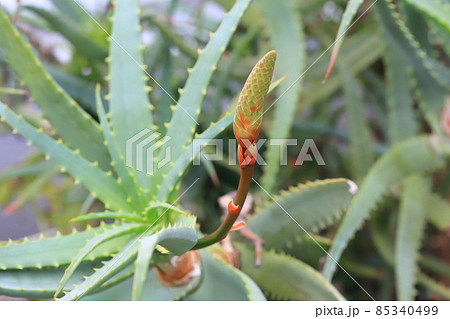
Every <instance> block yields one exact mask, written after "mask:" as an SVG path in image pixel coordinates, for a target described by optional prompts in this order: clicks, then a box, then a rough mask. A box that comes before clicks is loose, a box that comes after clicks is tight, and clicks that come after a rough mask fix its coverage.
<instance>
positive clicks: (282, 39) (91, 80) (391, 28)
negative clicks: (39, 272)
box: [0, 0, 450, 300]
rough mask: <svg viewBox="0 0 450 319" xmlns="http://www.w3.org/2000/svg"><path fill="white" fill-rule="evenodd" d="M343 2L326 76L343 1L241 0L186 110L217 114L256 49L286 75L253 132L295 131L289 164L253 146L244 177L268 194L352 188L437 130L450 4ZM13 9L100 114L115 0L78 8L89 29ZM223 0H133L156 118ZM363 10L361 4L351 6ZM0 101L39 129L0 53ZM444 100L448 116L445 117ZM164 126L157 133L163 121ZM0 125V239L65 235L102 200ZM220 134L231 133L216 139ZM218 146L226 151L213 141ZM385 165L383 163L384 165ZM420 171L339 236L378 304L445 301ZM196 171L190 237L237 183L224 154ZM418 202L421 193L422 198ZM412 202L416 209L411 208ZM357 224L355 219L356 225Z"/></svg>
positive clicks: (436, 183) (431, 185) (444, 260)
mask: <svg viewBox="0 0 450 319" xmlns="http://www.w3.org/2000/svg"><path fill="white" fill-rule="evenodd" d="M351 2H352V3H354V4H355V3H358V6H359V5H361V6H360V8H359V10H358V11H357V12H356V15H355V16H354V17H351V18H353V20H352V19H350V20H349V21H348V23H346V24H345V23H344V25H347V26H349V25H350V21H355V18H358V17H359V18H358V19H357V21H356V23H355V24H354V25H353V26H352V27H351V28H350V29H349V31H348V32H347V33H346V34H345V40H344V41H343V42H342V47H341V49H340V52H339V55H338V58H337V62H336V65H335V68H334V69H333V70H332V72H331V74H330V76H329V78H328V80H327V81H326V82H323V80H324V76H325V74H326V72H327V68H328V63H329V58H330V53H331V49H330V46H331V44H332V43H333V42H334V40H335V38H336V35H337V34H338V28H339V25H340V22H341V19H342V14H343V12H344V10H345V9H346V4H347V1H344V0H335V1H329V0H280V1H272V0H255V1H253V4H252V6H251V7H250V8H249V10H248V11H247V12H246V14H245V15H244V17H243V18H242V20H241V23H240V24H239V26H238V28H237V30H236V31H235V34H234V36H233V37H232V40H231V42H230V44H229V45H228V47H227V48H226V51H225V53H224V55H223V57H222V59H221V61H220V63H219V65H218V66H217V71H216V72H215V74H214V75H213V78H212V80H211V83H210V86H209V88H208V91H207V94H206V98H205V101H204V103H203V107H202V111H201V114H200V116H199V123H200V125H199V126H198V128H197V130H198V131H199V132H202V131H204V130H205V129H206V128H208V127H209V125H210V123H211V122H216V121H217V120H218V119H219V118H220V117H221V116H222V115H223V114H224V113H225V112H226V111H227V108H228V107H229V105H230V102H231V101H232V100H233V99H234V98H235V97H236V95H237V94H238V93H239V91H240V89H241V88H242V84H243V82H244V81H245V78H246V77H247V75H248V72H249V70H250V69H251V68H252V66H253V65H254V64H255V62H256V61H257V60H258V59H259V57H261V56H262V55H263V54H264V53H265V52H267V51H268V50H270V49H276V50H277V52H278V61H277V65H276V70H275V76H274V78H275V79H279V78H281V77H284V76H287V78H286V79H285V80H284V81H283V82H282V83H281V84H280V85H279V87H278V88H277V89H276V90H275V92H274V93H272V94H270V95H269V96H268V98H267V100H266V108H268V107H269V106H271V105H272V103H274V102H276V103H275V106H274V107H271V108H270V109H269V110H268V111H267V113H266V114H265V115H264V116H265V117H264V122H263V128H262V133H261V138H295V139H297V140H298V141H299V143H298V144H299V145H296V146H289V147H288V152H287V154H286V155H287V163H288V165H286V166H280V165H279V164H278V163H279V159H280V151H279V148H278V147H276V146H270V145H269V144H268V143H266V144H265V145H264V146H263V148H262V149H261V151H260V154H262V155H263V157H264V159H265V160H266V162H267V163H268V165H267V166H259V167H258V168H257V171H256V176H255V178H256V180H258V181H260V183H261V185H262V186H263V187H264V188H265V189H266V190H267V191H268V192H269V193H271V192H276V193H278V192H279V190H283V189H287V187H288V186H289V185H295V184H298V183H299V182H305V181H307V180H316V179H325V178H334V177H345V178H349V179H352V180H354V181H355V182H356V183H357V184H358V186H361V184H362V182H363V181H364V180H365V179H366V178H367V176H368V174H370V173H369V172H370V170H371V167H372V165H373V163H374V162H375V161H376V160H377V159H378V158H380V157H381V156H383V154H387V153H389V151H391V150H392V149H393V148H394V145H396V144H397V143H399V142H401V141H402V140H405V139H409V138H412V137H414V136H416V135H419V134H430V133H434V134H438V135H446V134H447V136H448V134H450V133H449V132H450V128H449V127H450V125H449V123H450V120H449V117H450V115H449V114H450V102H449V100H448V99H447V100H446V102H445V96H446V95H450V94H449V87H450V85H449V83H450V76H449V74H450V71H449V68H450V58H449V56H450V30H449V24H448V21H447V23H445V22H444V23H442V21H441V20H440V19H439V17H436V16H434V15H433V14H434V13H435V11H433V10H442V9H441V8H447V9H445V10H447V11H445V10H443V11H444V12H449V11H448V8H449V7H450V2H449V1H448V0H433V1H429V3H432V5H434V6H436V7H433V8H423V7H422V6H421V2H422V4H423V3H424V2H428V1H413V0H398V1H386V0H379V3H377V4H376V5H374V6H373V7H372V8H369V6H371V5H372V3H373V1H364V3H361V2H362V1H351ZM17 3H18V4H19V5H18V6H17V5H14V1H9V2H8V1H2V0H0V5H2V10H7V11H9V13H10V15H11V16H12V19H13V22H14V24H15V26H16V27H17V28H18V29H19V30H20V32H21V33H23V34H24V35H26V37H27V38H28V39H29V42H30V44H31V45H32V48H33V50H34V51H35V54H36V55H37V56H38V57H39V59H40V61H42V62H43V64H44V67H45V69H46V70H47V71H48V72H49V73H50V74H51V76H52V77H54V79H55V80H56V81H57V82H58V83H59V84H60V86H61V87H62V88H63V89H64V90H65V91H66V92H67V93H68V94H69V95H70V96H72V97H73V98H74V99H75V100H76V101H77V102H78V103H79V104H80V105H81V106H82V107H83V108H84V109H85V110H86V111H87V112H89V113H90V114H91V115H92V116H93V117H94V118H97V115H96V111H95V110H96V108H95V99H94V89H95V84H96V83H101V84H102V87H103V88H105V87H107V85H108V82H107V80H106V79H105V77H106V76H107V74H108V67H107V61H105V59H107V55H108V47H109V42H108V37H107V36H106V35H105V31H106V32H110V30H111V21H110V17H111V15H112V4H111V3H109V2H108V1H92V3H91V4H88V3H86V8H87V12H88V13H89V14H90V15H92V17H93V18H94V19H95V20H96V21H97V22H98V24H97V23H96V22H95V21H94V20H93V19H91V17H89V15H88V14H86V12H84V11H83V10H82V9H81V8H80V7H79V6H77V5H76V4H75V3H74V2H73V1H60V0H52V1H48V2H41V1H17ZM43 3H44V5H43ZM83 3H84V2H83ZM93 3H94V4H93ZM233 3H234V1H232V0H195V1H194V0H171V1H158V0H153V1H151V0H148V1H142V3H141V26H142V33H141V39H142V44H143V49H144V51H143V52H144V63H145V64H146V65H147V66H148V69H147V70H148V72H149V74H150V75H151V76H152V77H153V79H149V82H150V83H151V85H152V87H153V90H152V91H151V92H150V93H149V97H150V100H151V103H152V105H155V106H157V107H156V110H155V112H156V115H155V116H156V117H157V119H158V123H166V122H168V121H169V120H170V118H171V108H170V106H171V105H172V104H173V101H172V99H171V98H170V97H169V96H168V95H170V96H172V97H174V98H175V100H178V97H179V91H178V90H179V88H181V87H183V83H184V82H185V80H186V78H187V76H188V72H187V69H188V68H190V67H192V65H193V64H194V63H195V61H196V59H197V57H198V54H199V53H198V50H199V49H202V48H203V47H204V46H205V45H206V43H207V42H208V40H209V33H210V32H213V31H214V30H215V29H216V28H217V26H218V24H219V23H220V21H221V20H222V17H223V13H224V12H227V11H228V10H229V9H230V8H231V7H232V5H233ZM389 5H391V6H389ZM366 9H369V10H368V12H367V13H366V14H364V15H362V16H360V15H361V13H363V12H364V11H365V10H366ZM427 10H428V11H427ZM429 12H432V14H430V13H429ZM447 17H448V16H447ZM396 19H397V20H396ZM447 20H448V19H447ZM399 21H400V22H399ZM344 22H345V21H344ZM342 39H343V38H342ZM430 65H431V66H430ZM154 81H156V82H157V83H159V84H160V85H161V86H158V85H156V84H155V83H154ZM162 88H164V89H162ZM164 91H167V92H164ZM166 93H168V94H166ZM0 100H1V101H2V102H4V103H5V104H8V105H9V106H11V107H12V108H13V109H14V110H15V111H16V112H18V113H21V114H23V116H24V117H25V118H26V119H27V120H28V121H29V122H31V123H33V124H34V125H35V126H38V127H43V128H44V130H45V131H46V132H48V133H52V127H51V126H50V125H49V123H48V122H47V121H46V120H44V119H42V118H41V114H40V111H39V108H38V107H37V106H36V105H35V103H34V102H33V100H32V99H31V98H30V96H29V93H28V91H27V89H26V87H24V86H23V85H21V83H20V81H19V79H18V77H17V76H16V74H15V73H14V71H13V70H12V69H11V68H10V67H9V66H8V65H7V64H6V62H5V60H4V58H3V55H2V51H1V50H0ZM445 103H446V104H447V105H446V107H447V113H446V114H447V115H446V116H447V117H446V118H445V117H444V115H445V112H444V113H443V111H442V110H443V109H444V105H445ZM105 104H106V105H107V101H105ZM67 120H68V121H69V120H70V119H67ZM161 129H162V130H163V131H164V126H161ZM0 132H1V134H2V136H1V140H0V143H1V145H0V148H1V157H2V161H0V163H1V164H2V166H3V167H0V169H1V170H0V207H1V208H2V210H1V214H3V216H2V217H1V219H0V223H2V224H3V226H2V227H7V226H5V225H14V226H12V227H15V228H16V229H17V230H16V231H15V232H14V234H16V236H15V237H16V238H14V236H13V235H8V236H6V235H5V234H6V233H5V232H3V235H2V232H0V240H7V239H8V238H9V237H13V238H14V239H17V238H19V237H21V236H23V235H29V234H26V233H23V230H21V227H26V226H24V225H26V224H27V223H28V224H29V223H30V221H29V219H30V218H32V220H34V221H33V222H31V223H35V226H32V227H31V228H30V229H32V231H30V233H31V232H37V231H42V232H54V231H55V230H59V231H61V232H63V233H69V232H70V231H71V229H72V228H73V227H77V228H79V229H82V228H83V227H84V226H85V225H84V224H83V223H78V224H76V225H75V226H74V225H73V224H68V223H67V220H69V219H71V218H73V217H76V216H78V215H81V214H85V213H86V212H88V211H96V210H100V209H101V207H102V203H101V202H99V201H97V200H96V199H94V198H93V197H91V195H89V192H88V191H87V190H85V189H84V188H83V187H82V186H81V185H77V184H74V181H73V179H72V178H71V177H70V176H69V175H66V174H64V173H61V172H60V170H59V168H58V166H57V165H56V164H54V163H52V162H50V161H46V160H45V158H44V156H43V155H42V154H41V153H40V152H39V151H37V150H36V149H34V148H27V147H25V146H24V145H23V140H22V139H21V138H19V137H16V136H15V137H14V138H12V139H11V138H10V136H9V133H8V132H9V129H7V127H6V126H5V125H4V124H3V123H0ZM232 136H233V135H232V130H231V129H227V130H226V131H225V132H223V133H222V134H221V135H220V137H223V138H232ZM305 139H313V140H314V141H315V143H316V145H317V146H318V149H319V150H320V152H321V154H322V156H323V158H324V160H325V163H326V165H325V166H318V165H316V163H315V162H305V163H304V164H303V165H301V166H296V165H295V164H294V163H295V160H296V158H297V156H298V153H299V151H300V149H301V146H302V141H303V140H305ZM16 145H19V146H20V147H19V148H20V150H19V151H18V153H17V154H11V152H9V150H13V149H14V148H15V147H16ZM224 148H225V149H224V151H225V152H226V153H227V152H229V150H228V146H227V144H226V143H225V145H224ZM24 150H25V151H26V155H25V156H24V155H23V153H24ZM12 153H14V152H12ZM394 155H395V154H394ZM411 156H414V154H412V155H411ZM411 160H415V159H414V158H411ZM3 162H4V163H3ZM387 165H391V167H395V165H396V164H395V161H392V163H388V164H387ZM393 169H394V170H395V168H393ZM398 169H399V170H401V167H399V168H398ZM372 170H373V169H372ZM423 171H424V172H425V173H423V174H420V175H415V176H413V177H411V178H409V179H406V180H405V181H402V182H401V183H396V184H394V185H388V186H390V188H389V191H388V192H387V193H386V194H385V195H384V196H383V197H382V198H381V197H380V199H379V200H378V199H376V200H375V202H376V204H374V205H373V207H370V208H368V210H372V213H371V219H370V221H369V222H368V223H365V224H364V225H363V227H362V229H361V231H359V232H358V233H357V234H356V236H355V237H354V238H353V239H352V240H351V241H350V242H349V244H348V248H347V249H346V250H345V252H344V254H343V256H342V259H341V264H342V266H343V267H344V268H345V269H346V271H348V272H349V273H350V274H351V275H352V276H353V277H354V278H355V279H356V280H357V281H358V282H359V283H361V284H362V285H363V287H364V288H365V289H366V290H367V291H369V292H370V294H371V295H372V296H373V297H374V298H375V299H377V300H389V299H396V298H399V299H411V298H417V299H435V300H436V299H437V300H439V299H450V289H449V288H448V287H449V286H450V266H449V264H450V254H449V249H448V244H449V236H450V202H449V201H450V192H449V185H450V174H449V173H448V164H445V165H441V166H440V167H439V168H438V169H434V170H433V171H432V172H431V167H430V168H428V167H425V169H424V170H423ZM426 171H430V172H428V173H426ZM377 173H378V171H375V172H373V174H375V175H376V174H377ZM198 177H199V178H200V181H199V182H198V184H201V187H199V186H197V187H196V188H193V189H192V190H191V191H190V193H189V196H187V197H186V198H183V200H182V204H181V205H182V206H184V207H186V208H187V209H188V210H189V211H191V212H194V213H195V214H197V216H198V219H199V222H200V224H201V229H202V231H204V232H205V233H208V232H211V231H212V230H214V229H215V228H216V227H217V225H219V223H220V217H221V213H220V208H219V207H218V204H217V198H218V197H220V196H221V195H223V194H224V193H227V192H229V191H231V190H233V189H235V185H236V183H237V181H238V178H239V175H238V168H237V167H236V166H230V165H228V162H227V160H225V161H214V162H208V161H206V160H202V165H201V166H192V167H191V168H190V169H189V170H188V171H187V173H186V175H185V176H184V179H183V183H185V184H186V185H190V184H191V183H192V181H193V180H194V179H196V178H198ZM375 186H378V185H375ZM375 186H374V187H375ZM367 187H368V188H370V187H371V186H367ZM368 192H369V193H370V191H368ZM252 193H253V195H254V196H255V202H256V204H255V205H256V206H262V204H261V203H263V202H264V201H267V200H269V201H270V198H269V197H268V195H267V194H266V193H265V192H263V191H261V189H259V188H254V189H253V192H252ZM374 196H376V195H374ZM423 197H426V198H425V199H423V200H421V198H423ZM323 200H324V201H326V200H327V198H324V199H323ZM371 200H372V199H370V200H368V201H371ZM424 201H426V203H427V204H426V205H422V204H423V203H424ZM298 205H302V203H301V202H299V203H298ZM420 205H422V206H420ZM418 207H419V209H417V208H418ZM30 211H31V212H32V214H31V215H30V214H29V212H30ZM27 212H28V213H27ZM414 214H416V215H414ZM21 216H22V217H21ZM25 217H26V218H25ZM365 217H368V216H365ZM363 219H364V218H363ZM361 223H362V220H361ZM410 223H415V225H412V224H410ZM354 225H355V228H357V227H359V224H358V222H354ZM327 226H328V225H327ZM323 228H324V229H322V230H319V231H318V232H317V234H316V235H315V236H316V239H317V240H318V241H319V242H320V243H321V245H322V246H323V247H324V248H325V249H326V250H328V249H329V248H330V246H331V243H332V240H333V238H334V236H335V233H336V229H337V226H336V225H331V227H323ZM355 231H356V229H355ZM299 233H300V229H299ZM408 235H410V236H411V237H408ZM5 236H6V237H8V238H5ZM344 241H345V240H344ZM409 244H411V245H409ZM402 245H403V246H402ZM299 247H300V248H301V249H300V248H299ZM277 249H278V250H283V251H284V252H285V253H287V254H289V255H292V256H294V257H296V258H299V259H301V260H303V261H304V262H306V263H308V264H310V265H311V266H312V267H314V268H316V269H319V270H321V269H322V268H323V266H324V262H325V257H326V256H325V253H324V252H323V251H322V250H321V249H320V248H318V247H317V246H316V245H315V244H314V243H313V242H311V241H309V242H308V240H305V239H304V242H303V244H302V245H300V246H296V245H295V244H294V245H293V244H292V242H287V243H286V244H285V245H283V247H277ZM402 253H404V254H405V255H402ZM416 259H417V260H418V268H417V269H416V268H415V266H411V268H409V266H407V265H406V266H405V265H404V264H402V261H403V262H405V261H406V262H407V263H409V262H412V263H413V264H414V263H415V262H414V260H416ZM263 262H264V260H263ZM244 266H245V265H244ZM404 267H407V268H406V269H411V270H410V271H411V272H410V273H409V272H408V273H407V275H406V276H410V277H412V278H417V282H416V280H415V279H408V278H406V279H401V277H402V274H401V273H402V272H403V271H404V270H405V268H404ZM418 269H420V272H418V271H419V270H418ZM408 271H409V270H408ZM405 280H406V282H405ZM408 281H412V283H409V282H408ZM333 283H334V284H335V286H336V287H337V288H338V289H339V290H340V291H341V292H345V297H346V298H348V299H353V300H355V299H356V300H361V299H367V295H366V294H365V292H364V291H362V290H361V289H360V288H359V287H358V286H357V285H355V282H354V281H352V280H351V279H350V278H349V276H348V275H347V274H346V273H345V272H343V271H341V270H338V272H337V273H336V277H335V278H334V281H333ZM416 283H418V285H416ZM399 285H404V288H401V287H400V288H399V287H398V286H399Z"/></svg>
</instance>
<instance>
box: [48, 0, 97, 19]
mask: <svg viewBox="0 0 450 319" xmlns="http://www.w3.org/2000/svg"><path fill="white" fill-rule="evenodd" d="M51 1H52V3H53V5H54V6H55V7H56V8H58V10H59V11H60V12H61V13H63V14H64V15H66V16H67V17H69V18H70V19H72V20H73V21H78V22H82V23H83V24H85V23H89V22H90V23H92V22H93V21H92V20H91V19H90V18H89V16H88V15H87V14H86V12H84V11H83V8H81V7H80V5H79V3H78V2H75V1H73V0H51Z"/></svg>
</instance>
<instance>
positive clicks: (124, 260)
mask: <svg viewBox="0 0 450 319" xmlns="http://www.w3.org/2000/svg"><path fill="white" fill-rule="evenodd" d="M139 244H140V243H139V242H138V237H137V238H134V237H133V238H132V239H131V240H130V241H129V242H128V243H127V244H125V245H123V246H122V249H121V250H120V251H119V252H118V253H117V254H116V255H114V257H113V258H111V259H110V260H108V261H107V262H105V263H104V265H103V267H101V268H99V269H96V271H95V272H94V273H93V274H92V275H90V276H89V277H87V278H86V279H85V280H84V281H83V282H82V283H81V284H80V285H78V286H76V287H74V288H73V289H72V290H71V291H69V292H68V293H66V294H65V295H64V297H61V298H59V299H58V300H61V301H68V300H79V299H81V298H83V296H85V295H87V294H89V293H91V292H94V291H95V290H96V289H97V288H99V287H100V286H101V285H102V284H104V283H105V282H107V281H108V280H109V279H110V278H113V277H114V276H115V275H117V274H119V273H120V272H121V271H122V270H124V269H125V268H126V267H127V266H128V265H130V264H131V263H132V262H133V261H134V260H135V259H136V255H137V250H138V247H139Z"/></svg>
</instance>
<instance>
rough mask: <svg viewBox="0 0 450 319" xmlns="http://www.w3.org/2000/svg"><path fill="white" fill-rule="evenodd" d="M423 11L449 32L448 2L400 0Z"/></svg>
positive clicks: (449, 15)
mask: <svg viewBox="0 0 450 319" xmlns="http://www.w3.org/2000/svg"><path fill="white" fill-rule="evenodd" d="M402 1H405V2H406V3H408V4H410V5H412V6H414V7H415V8H417V9H419V10H420V12H422V13H425V14H426V15H427V16H428V17H429V18H430V19H432V20H434V21H436V22H437V23H438V24H440V25H441V26H442V27H444V28H445V29H446V30H447V32H449V33H450V21H449V19H448V17H450V4H449V3H446V2H443V1H440V0H427V1H421V0H402Z"/></svg>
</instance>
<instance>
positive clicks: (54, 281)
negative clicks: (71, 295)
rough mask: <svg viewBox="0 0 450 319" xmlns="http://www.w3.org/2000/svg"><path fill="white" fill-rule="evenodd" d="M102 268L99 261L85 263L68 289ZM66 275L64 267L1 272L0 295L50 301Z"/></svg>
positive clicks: (72, 279)
mask: <svg viewBox="0 0 450 319" xmlns="http://www.w3.org/2000/svg"><path fill="white" fill-rule="evenodd" d="M99 266H101V262H100V261H99V260H96V261H86V262H83V263H82V264H81V265H80V266H79V267H78V269H77V270H76V271H75V273H74V274H73V276H72V278H71V279H70V281H69V282H68V283H67V288H69V287H71V286H72V285H74V284H79V283H80V282H82V281H83V277H84V276H88V275H90V274H92V273H93V271H94V270H93V269H94V268H95V267H99ZM63 273H64V268H63V267H57V268H45V269H23V270H2V271H0V295H6V296H10V297H22V298H31V299H50V298H53V295H54V294H55V291H56V287H57V286H58V282H59V280H60V278H61V276H62V275H63Z"/></svg>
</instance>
